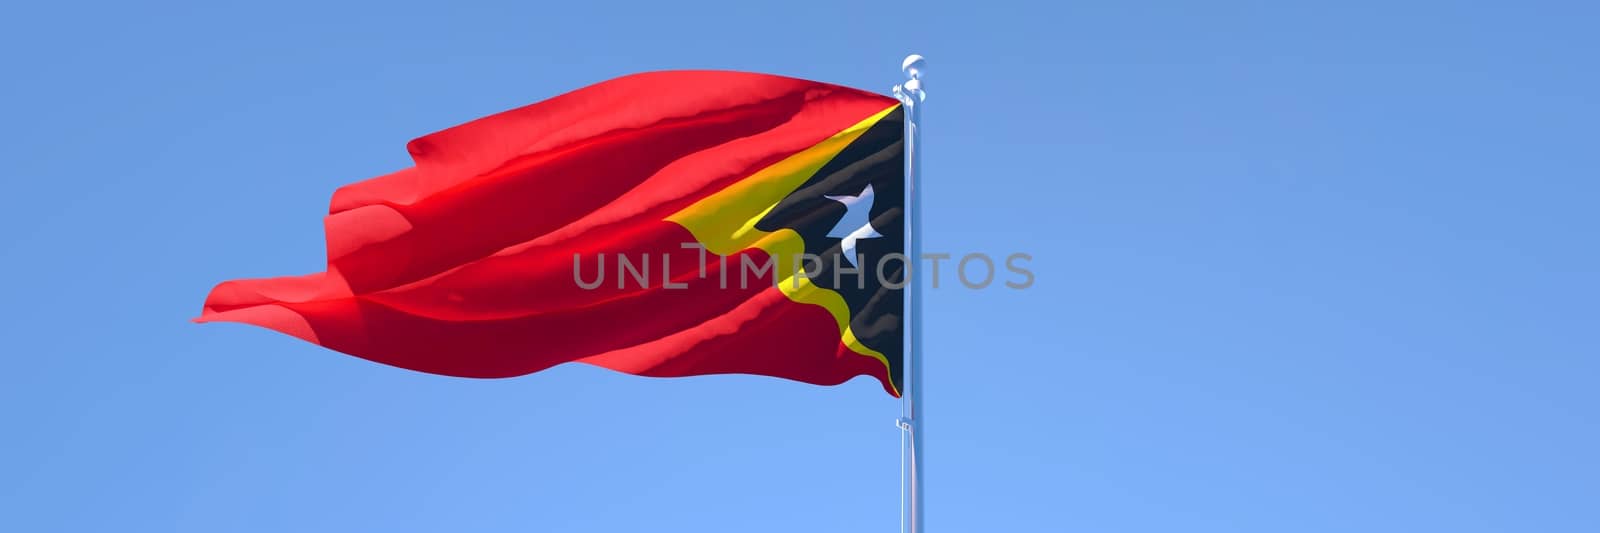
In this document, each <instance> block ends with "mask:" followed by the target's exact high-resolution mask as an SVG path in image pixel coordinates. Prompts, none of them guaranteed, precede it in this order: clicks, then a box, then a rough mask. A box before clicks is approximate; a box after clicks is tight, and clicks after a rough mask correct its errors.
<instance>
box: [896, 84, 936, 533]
mask: <svg viewBox="0 0 1600 533" xmlns="http://www.w3.org/2000/svg"><path fill="white" fill-rule="evenodd" d="M926 67H927V61H925V60H923V59H922V56H920V55H917V54H911V55H909V56H906V59H905V61H904V62H902V63H901V64H900V70H901V71H903V72H905V75H906V81H905V83H901V84H899V85H895V86H894V95H895V97H896V98H899V99H900V103H901V104H902V105H904V107H905V116H906V121H905V123H906V129H905V140H906V218H907V220H906V240H908V241H910V242H909V244H908V246H909V248H910V250H909V252H910V254H909V255H910V257H909V258H908V259H907V261H906V266H907V269H906V282H907V283H906V290H907V292H908V299H909V301H908V302H907V304H906V316H907V318H908V321H907V326H906V331H905V346H906V353H907V354H908V355H909V357H907V363H906V368H905V390H904V391H902V394H901V402H900V420H899V422H898V425H899V426H900V430H901V432H902V433H901V437H902V441H909V443H904V444H902V445H901V447H900V453H901V454H902V456H901V459H900V469H901V479H900V483H901V486H900V490H901V496H900V498H901V504H900V505H901V507H902V509H901V510H900V512H901V517H900V519H901V522H900V529H901V530H903V531H905V532H907V533H924V529H923V528H924V521H923V514H924V513H923V511H924V509H923V505H922V482H923V477H924V475H923V474H924V470H923V466H922V459H923V453H922V443H923V442H924V441H925V440H927V433H928V432H927V427H926V426H927V414H926V413H925V412H923V409H922V400H923V397H924V396H926V395H925V394H923V390H922V383H923V382H922V280H921V279H920V272H913V271H915V270H917V268H916V265H919V264H920V263H919V261H921V259H922V101H923V100H924V99H926V98H927V94H926V93H924V92H923V91H922V74H923V70H924V69H925V68H926ZM907 451H909V452H910V457H909V458H908V457H905V455H904V454H906V452H907ZM907 493H909V495H908V494H907Z"/></svg>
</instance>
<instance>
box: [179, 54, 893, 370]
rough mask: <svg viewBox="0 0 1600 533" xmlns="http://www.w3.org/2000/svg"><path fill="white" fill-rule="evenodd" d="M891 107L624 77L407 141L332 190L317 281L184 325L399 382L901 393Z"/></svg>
mask: <svg viewBox="0 0 1600 533" xmlns="http://www.w3.org/2000/svg"><path fill="white" fill-rule="evenodd" d="M902 141H903V129H902V113H901V109H900V107H899V103H898V102H897V101H896V100H894V99H891V98H888V97H885V96H881V95H877V94H872V93H868V92H864V91H860V90H856V89H850V88H846V87H840V86H836V85H829V84H825V83H818V82H812V81H805V80H798V79H792V78H785V77H779V76H770V75H762V74H749V73H739V72H713V71H672V72H652V73H645V74H636V75H631V76H626V77H622V78H618V79H614V80H610V81H606V82H602V83H599V84H596V85H591V86H589V87H585V88H582V89H578V90H576V91H572V92H570V93H567V94H563V95H561V96H557V97H555V98H551V99H549V100H545V101H543V102H539V103H536V104H533V105H529V106H526V107H522V108H519V109H514V110H511V111H506V112H504V113H499V114H496V115H492V116H488V117H485V118H481V119H478V120H475V121H472V122H468V123H466V124H463V125H460V126H456V127H453V128H450V129H447V130H444V131H440V132H438V133H434V134H432V135H428V136H425V137H422V138H419V139H416V140H414V141H412V142H411V143H410V144H409V145H408V146H407V149H408V150H409V151H410V153H411V156H412V158H413V160H414V161H415V165H414V166H412V167H411V168H407V169H404V170H401V171H399V172H395V173H392V174H388V175H384V176H380V177H377V178H373V179H369V180H366V181H362V182H358V183H355V184H352V185H348V186H345V187H343V188H341V189H339V190H338V191H337V192H335V193H334V195H333V202H332V206H331V208H330V209H329V215H328V216H327V218H326V219H325V228H326V240H327V255H328V261H327V262H328V267H327V271H326V272H322V273H317V274H311V275H307V276H298V277H283V278H270V279H253V280H237V281H228V282H224V283H222V284H220V285H218V286H217V287H216V288H215V289H213V290H212V291H211V294H210V296H209V297H207V298H206V302H205V308H204V311H203V313H202V315H201V316H200V318H199V319H197V320H198V321H200V322H213V321H231V322H243V323H248V324H254V325H257V326H262V327H267V328H271V329H274V330H277V331H280V332H283V333H286V334H289V335H293V336H296V337H299V338H301V339H304V340H307V341H310V342H313V343H316V344H320V345H322V346H325V347H328V348H331V349H334V350H338V351H341V352H344V353H347V354H351V355H355V356H358V357H362V358H366V359H370V360H373V361H378V362H382V363H386V364H390V365H394V366H398V367H403V368H409V369H413V370H419V371H423V372H431V373H436V374H446V375H453V376H469V377H483V378H491V377H509V376H517V375H522V374H527V373H530V372H537V371H539V370H543V369H545V368H548V367H551V366H553V365H557V364H561V363H566V362H574V361H575V362H581V363H588V364H592V365H597V366H601V367H605V368H610V369H614V370H618V371H621V372H628V373H633V374H639V375H646V376H690V375H701V374H723V373H745V374H761V375H768V376H777V377H782V378H788V379H793V380H798V381H803V382H807V383H816V384H824V385H832V384H838V383H842V382H844V381H846V380H848V379H850V378H852V377H854V376H858V375H863V374H865V375H870V376H873V377H875V378H877V379H878V380H879V381H880V382H882V384H883V387H884V389H885V390H887V391H888V392H889V393H890V394H893V395H896V396H898V395H899V390H900V375H901V365H902V351H903V350H902V341H901V331H902V330H901V328H902V315H903V300H902V289H901V287H903V286H904V284H905V281H906V270H907V262H906V258H905V256H904V255H903V254H904V235H905V232H904V220H903V214H904V211H903V210H904V205H905V191H904V184H903V181H902V175H903V174H902V173H903V168H904V155H903V144H902Z"/></svg>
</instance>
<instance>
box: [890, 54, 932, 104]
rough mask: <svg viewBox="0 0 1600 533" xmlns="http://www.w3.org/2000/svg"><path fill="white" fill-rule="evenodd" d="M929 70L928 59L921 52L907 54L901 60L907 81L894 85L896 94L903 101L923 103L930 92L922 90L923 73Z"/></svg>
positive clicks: (901, 69) (901, 66) (901, 68)
mask: <svg viewBox="0 0 1600 533" xmlns="http://www.w3.org/2000/svg"><path fill="white" fill-rule="evenodd" d="M927 70H928V60H927V59H923V58H922V55H921V54H911V55H908V56H906V59H905V61H901V62H900V71H901V72H904V73H905V75H906V82H905V83H901V84H898V85H895V86H894V95H895V96H897V97H899V98H900V100H901V101H903V102H908V103H914V104H917V103H922V101H923V100H927V99H928V94H927V93H925V92H923V91H922V75H923V74H924V73H926V72H927Z"/></svg>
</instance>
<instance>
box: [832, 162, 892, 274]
mask: <svg viewBox="0 0 1600 533" xmlns="http://www.w3.org/2000/svg"><path fill="white" fill-rule="evenodd" d="M822 197H823V198H827V199H829V200H833V201H835V202H839V203H841V204H844V216H843V217H840V218H839V223H838V224H836V225H834V226H833V229H831V230H828V236H829V237H833V238H835V239H843V241H841V242H840V244H842V245H844V260H845V261H849V262H850V266H853V267H857V268H860V265H857V264H856V239H876V238H878V237H882V236H883V234H882V233H878V230H877V229H874V228H873V227H872V220H870V219H869V217H871V216H872V184H871V183H868V184H867V188H865V189H862V190H861V194H859V195H856V196H828V195H823V196H822Z"/></svg>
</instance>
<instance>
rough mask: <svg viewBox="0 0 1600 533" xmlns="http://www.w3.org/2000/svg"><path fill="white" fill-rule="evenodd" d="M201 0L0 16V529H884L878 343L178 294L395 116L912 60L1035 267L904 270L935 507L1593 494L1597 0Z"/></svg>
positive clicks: (305, 205)
mask: <svg viewBox="0 0 1600 533" xmlns="http://www.w3.org/2000/svg"><path fill="white" fill-rule="evenodd" d="M213 4H214V3H201V2H196V3H195V4H193V5H186V6H185V5H174V4H159V5H158V4H145V5H134V3H121V2H118V3H112V2H102V3H84V4H78V3H46V2H32V3H25V4H18V5H11V6H8V7H7V8H6V9H5V14H4V15H3V16H0V58H3V62H4V63H3V67H4V82H3V83H0V108H3V109H4V112H3V126H4V127H3V128H0V179H3V180H4V188H3V192H0V198H3V200H4V205H5V207H4V209H0V227H3V228H4V231H3V232H0V259H3V262H0V273H3V274H4V276H3V278H0V279H4V280H5V281H6V282H7V283H6V285H7V286H6V288H5V292H4V295H3V297H0V298H3V299H0V302H3V305H0V334H3V338H4V347H3V348H0V353H3V354H4V359H3V363H4V366H3V369H0V421H3V422H4V426H3V429H0V452H3V453H0V530H4V531H15V532H34V531H193V532H218V531H272V532H281V531H330V532H348V531H384V532H412V531H438V532H444V531H449V532H458V531H459V532H466V531H540V532H543V531H554V532H562V531H600V532H611V531H615V532H622V531H627V532H634V531H696V532H699V531H711V532H719V531H727V532H750V531H762V532H786V531H794V532H802V531H803V532H816V531H828V532H833V531H863V532H887V531H894V530H895V528H897V527H898V523H899V522H898V514H897V506H898V503H899V495H898V490H897V483H898V475H899V469H898V463H897V458H898V453H897V447H898V442H899V435H898V434H897V430H896V429H895V428H894V426H893V425H892V421H893V420H894V418H895V417H896V416H897V415H898V414H899V405H898V402H897V401H896V400H893V399H891V398H889V397H888V396H887V395H885V394H884V393H883V392H882V391H881V390H880V388H879V386H878V384H877V383H876V382H874V381H872V380H870V379H869V378H858V379H857V380H855V381H851V382H849V383H846V384H844V385H841V386H838V387H831V388H830V387H814V386H808V385H801V384H797V383H792V382H787V381H782V380H776V379H770V378H757V377H747V376H727V377H705V378H690V379H676V380H663V379H649V378H640V377H633V376H627V375H622V374H616V373H612V372H609V371H605V370H600V369H597V368H591V367H587V366H581V365H574V366H563V367H557V368H555V369H552V370H550V371H547V372H543V373H539V374H535V375H531V376H526V377H523V378H517V379H509V380H498V381H476V380H464V379H453V378H445V377H438V376H431V375H424V374H418V373H413V372H409V371H404V370H399V369H395V368H390V367H386V366H382V365H378V364H374V363H369V362H366V361H363V360H359V359H356V358H352V357H348V356H344V355H340V354H337V353H333V352H329V351H325V350H322V349H320V348H317V347H314V346H311V345H309V344H306V343H303V342H300V341H298V340H295V339H292V338H289V337H286V336H282V335H278V334H275V333H271V332H268V331H266V330H261V329H255V328H250V327H246V326H239V325H207V326H200V325H194V324H190V323H189V322H188V320H189V319H190V318H191V317H193V316H195V315H197V314H198V313H199V310H200V304H201V300H202V298H203V297H204V296H205V294H206V291H207V290H208V289H209V288H210V287H211V286H212V284H214V283H215V282H217V281H220V280H223V279H228V278H241V277H255V276H270V275H282V274H298V273H305V272H311V271H317V270H320V269H321V268H322V266H323V264H322V261H323V251H322V247H323V244H322V238H321V229H320V223H321V221H320V217H321V214H322V213H323V212H324V209H325V207H326V205H327V200H328V197H329V195H330V194H331V193H332V192H333V190H334V189H335V188H336V187H338V186H339V185H341V184H344V183H348V182H352V181H356V180H359V179H363V178H367V177H370V176H374V175H378V174H382V173H386V172H389V171H392V170H395V169H398V168H402V167H404V166H406V165H408V164H409V159H408V157H407V155H406V152H405V149H404V144H405V142H406V141H407V140H409V139H411V138H413V137H416V136H420V135H423V134H426V133H429V132H432V131H435V130H438V129H441V128H444V127H448V126H451V125H454V124H457V123H460V122H463V121H466V120H469V119H472V118H475V117H478V116H482V115H485V114H489V113H493V112H497V111H501V110H505V109H508V108H512V107H516V106H519V105H522V104H526V103H529V102H533V101H536V100H539V99H543V98H546V97H549V96H553V95H556V94H559V93H561V92H563V91H566V90H569V89H572V88H576V87H579V86H582V85H585V84H589V83H592V82H596V81H600V80H603V79H606V78H610V77H614V76H618V75H622V74H626V73H630V72H636V71H641V70H655V69H669V68H718V69H739V70H754V71H765V72H774V73H781V74H786V75H792V76H798V77H805V78H812V79H818V80H824V81H830V82H835V83H842V84H847V85H853V86H858V87H864V88H868V89H874V90H879V91H885V92H886V91H887V90H888V89H889V88H890V87H891V86H892V85H893V84H894V83H896V82H897V81H899V79H900V74H899V71H898V67H899V63H900V59H901V58H902V57H904V56H905V55H906V54H907V53H911V52H917V53H921V54H924V55H926V56H927V57H928V58H929V61H930V63H931V70H930V73H929V75H928V88H929V89H928V90H929V93H930V98H929V100H928V102H927V108H926V109H927V119H928V122H927V125H926V132H927V133H926V135H927V137H926V139H925V141H926V145H927V146H926V147H927V152H926V156H925V164H926V168H927V180H928V186H927V193H926V194H927V196H926V204H927V205H926V207H927V213H928V219H927V225H928V227H927V235H928V237H927V246H928V248H929V250H930V251H944V252H950V253H955V254H961V253H967V252H987V253H991V254H997V255H1003V254H1007V253H1011V252H1015V251H1022V252H1028V253H1031V254H1032V255H1033V256H1034V262H1033V263H1032V267H1033V270H1034V271H1035V273H1036V274H1037V283H1036V284H1035V285H1034V286H1033V287H1032V288H1031V289H1028V290H1022V291H1017V290H1010V289H1005V288H1003V287H1002V288H992V289H990V290H985V291H969V290H966V289H962V288H960V287H959V286H958V285H955V284H950V283H947V284H945V285H944V286H943V287H941V288H940V289H939V290H937V291H934V292H933V293H932V294H931V295H930V297H929V299H928V316H927V325H928V328H929V335H928V339H927V341H928V344H929V348H928V374H927V377H928V380H929V389H930V390H929V397H928V398H929V399H928V408H929V413H928V414H929V424H930V426H929V433H928V441H927V442H928V444H927V446H928V454H929V455H928V461H929V468H930V470H929V473H928V493H929V500H928V504H929V511H928V518H929V520H930V524H931V526H932V528H933V529H932V530H931V531H935V532H957V531H993V532H1014V531H1015V532H1020V531H1065V532H1073V531H1092V532H1159V533H1171V532H1185V533H1188V532H1211V531H1215V532H1246V531H1248V532H1271V533H1279V532H1284V531H1293V532H1341V533H1343V532H1351V531H1361V532H1408V533H1409V532H1418V531H1449V532H1456V533H1463V532H1479V531H1507V532H1530V531H1537V532H1541V533H1555V532H1593V531H1600V506H1597V505H1595V502H1596V500H1597V498H1600V457H1597V456H1596V450H1600V387H1597V383H1596V381H1597V378H1600V339H1597V336H1600V310H1597V301H1600V300H1597V298H1600V290H1597V285H1600V281H1597V279H1600V278H1597V273H1600V250H1597V248H1596V231H1597V230H1600V216H1597V209H1596V203H1597V201H1600V149H1597V148H1600V146H1597V139H1600V134H1597V131H1596V126H1595V125H1596V121H1597V119H1600V105H1597V102H1600V98H1597V95H1600V75H1597V74H1596V72H1600V68H1597V64H1596V63H1597V60H1596V55H1595V54H1596V51H1597V50H1600V38H1597V37H1596V34H1595V27H1594V23H1595V21H1596V20H1600V10H1597V9H1596V8H1594V7H1592V6H1593V4H1592V3H1586V2H1566V3H1561V2H1499V3H1496V2H1475V3H1469V2H1390V1H1385V2H1365V1H1358V2H1319V3H1317V4H1320V5H1309V4H1311V3H1299V4H1302V5H1299V6H1288V5H1285V4H1286V3H1285V2H1266V1H1259V2H1203V3H1201V2H1127V1H1104V2H1052V3H1049V4H1044V3H1040V4H1035V5H1019V4H1009V3H1005V2H974V3H961V4H956V3H948V4H946V3H940V2H920V3H918V2H904V3H903V4H905V5H907V6H912V8H911V9H910V10H904V9H900V8H898V7H896V6H894V5H891V4H890V3H878V4H876V5H873V6H870V7H869V6H868V5H867V4H866V3H864V2H854V1H852V2H784V3H781V4H779V3H771V5H770V6H759V5H757V4H758V3H757V2H747V1H739V2H727V3H725V4H722V5H693V6H691V5H689V4H684V3H679V2H659V3H658V2H649V3H638V4H614V5H600V4H594V5H589V4H585V3H577V2H564V3H559V4H552V5H543V4H542V3H535V2H508V3H504V4H497V5H466V4H467V3H456V2H429V3H419V4H405V3H400V2H375V3H371V4H361V5H357V4H351V5H343V4H339V5H326V4H324V3H322V2H255V3H250V4H247V5H237V6H220V5H213ZM1468 4H1472V5H1468ZM580 6H581V7H580ZM541 200H544V199H541ZM947 282H948V279H947ZM617 327H619V328H621V327H627V326H626V324H618V325H617Z"/></svg>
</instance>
